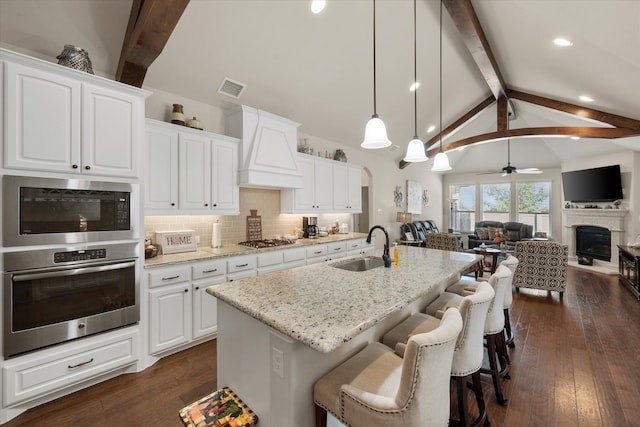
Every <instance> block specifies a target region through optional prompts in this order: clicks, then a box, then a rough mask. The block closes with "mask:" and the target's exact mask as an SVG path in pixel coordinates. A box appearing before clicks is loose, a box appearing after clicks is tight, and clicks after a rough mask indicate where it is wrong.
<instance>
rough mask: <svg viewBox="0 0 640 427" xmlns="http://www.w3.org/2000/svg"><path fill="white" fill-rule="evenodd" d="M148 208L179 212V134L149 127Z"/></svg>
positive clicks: (147, 148) (147, 160)
mask: <svg viewBox="0 0 640 427" xmlns="http://www.w3.org/2000/svg"><path fill="white" fill-rule="evenodd" d="M145 158H146V191H145V203H144V205H145V208H146V209H163V210H170V211H171V210H177V209H178V132H177V131H171V130H168V129H161V128H159V127H154V126H151V125H147V133H146V146H145Z"/></svg>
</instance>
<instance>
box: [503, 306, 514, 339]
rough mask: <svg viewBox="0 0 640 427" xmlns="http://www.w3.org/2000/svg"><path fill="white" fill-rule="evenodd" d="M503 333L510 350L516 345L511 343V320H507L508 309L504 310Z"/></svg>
mask: <svg viewBox="0 0 640 427" xmlns="http://www.w3.org/2000/svg"><path fill="white" fill-rule="evenodd" d="M504 331H505V334H506V335H505V336H506V339H507V340H506V341H507V345H508V346H509V347H511V348H515V347H516V344H515V343H514V342H513V331H512V330H511V319H509V309H508V308H505V309H504Z"/></svg>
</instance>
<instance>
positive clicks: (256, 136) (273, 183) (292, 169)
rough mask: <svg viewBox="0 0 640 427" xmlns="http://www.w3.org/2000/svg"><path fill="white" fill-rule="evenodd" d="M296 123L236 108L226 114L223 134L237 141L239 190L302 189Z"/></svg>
mask: <svg viewBox="0 0 640 427" xmlns="http://www.w3.org/2000/svg"><path fill="white" fill-rule="evenodd" d="M298 126H300V124H299V123H296V122H293V121H291V120H289V119H285V118H283V117H280V116H277V115H275V114H271V113H267V112H266V111H261V110H258V109H256V108H252V107H247V106H246V105H239V106H237V107H235V108H234V109H232V110H230V111H229V112H228V113H227V118H226V127H227V129H226V134H227V135H229V136H233V137H236V138H240V152H239V155H238V158H239V162H240V165H239V167H238V183H239V185H240V186H241V187H261V188H302V187H303V182H302V171H300V169H299V166H298V161H297V138H298Z"/></svg>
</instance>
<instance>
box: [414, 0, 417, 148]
mask: <svg viewBox="0 0 640 427" xmlns="http://www.w3.org/2000/svg"><path fill="white" fill-rule="evenodd" d="M416 28H417V25H416V0H413V135H414V138H415V139H418V49H417V47H416V44H417V42H416V40H417V37H416V33H417V29H416Z"/></svg>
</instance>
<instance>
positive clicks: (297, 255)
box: [283, 248, 307, 262]
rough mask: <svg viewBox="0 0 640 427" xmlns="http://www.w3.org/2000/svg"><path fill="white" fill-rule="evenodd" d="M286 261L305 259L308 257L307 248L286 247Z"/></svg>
mask: <svg viewBox="0 0 640 427" xmlns="http://www.w3.org/2000/svg"><path fill="white" fill-rule="evenodd" d="M283 257H284V262H292V261H304V260H305V259H306V258H307V250H306V248H293V249H285V250H284V251H283Z"/></svg>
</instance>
